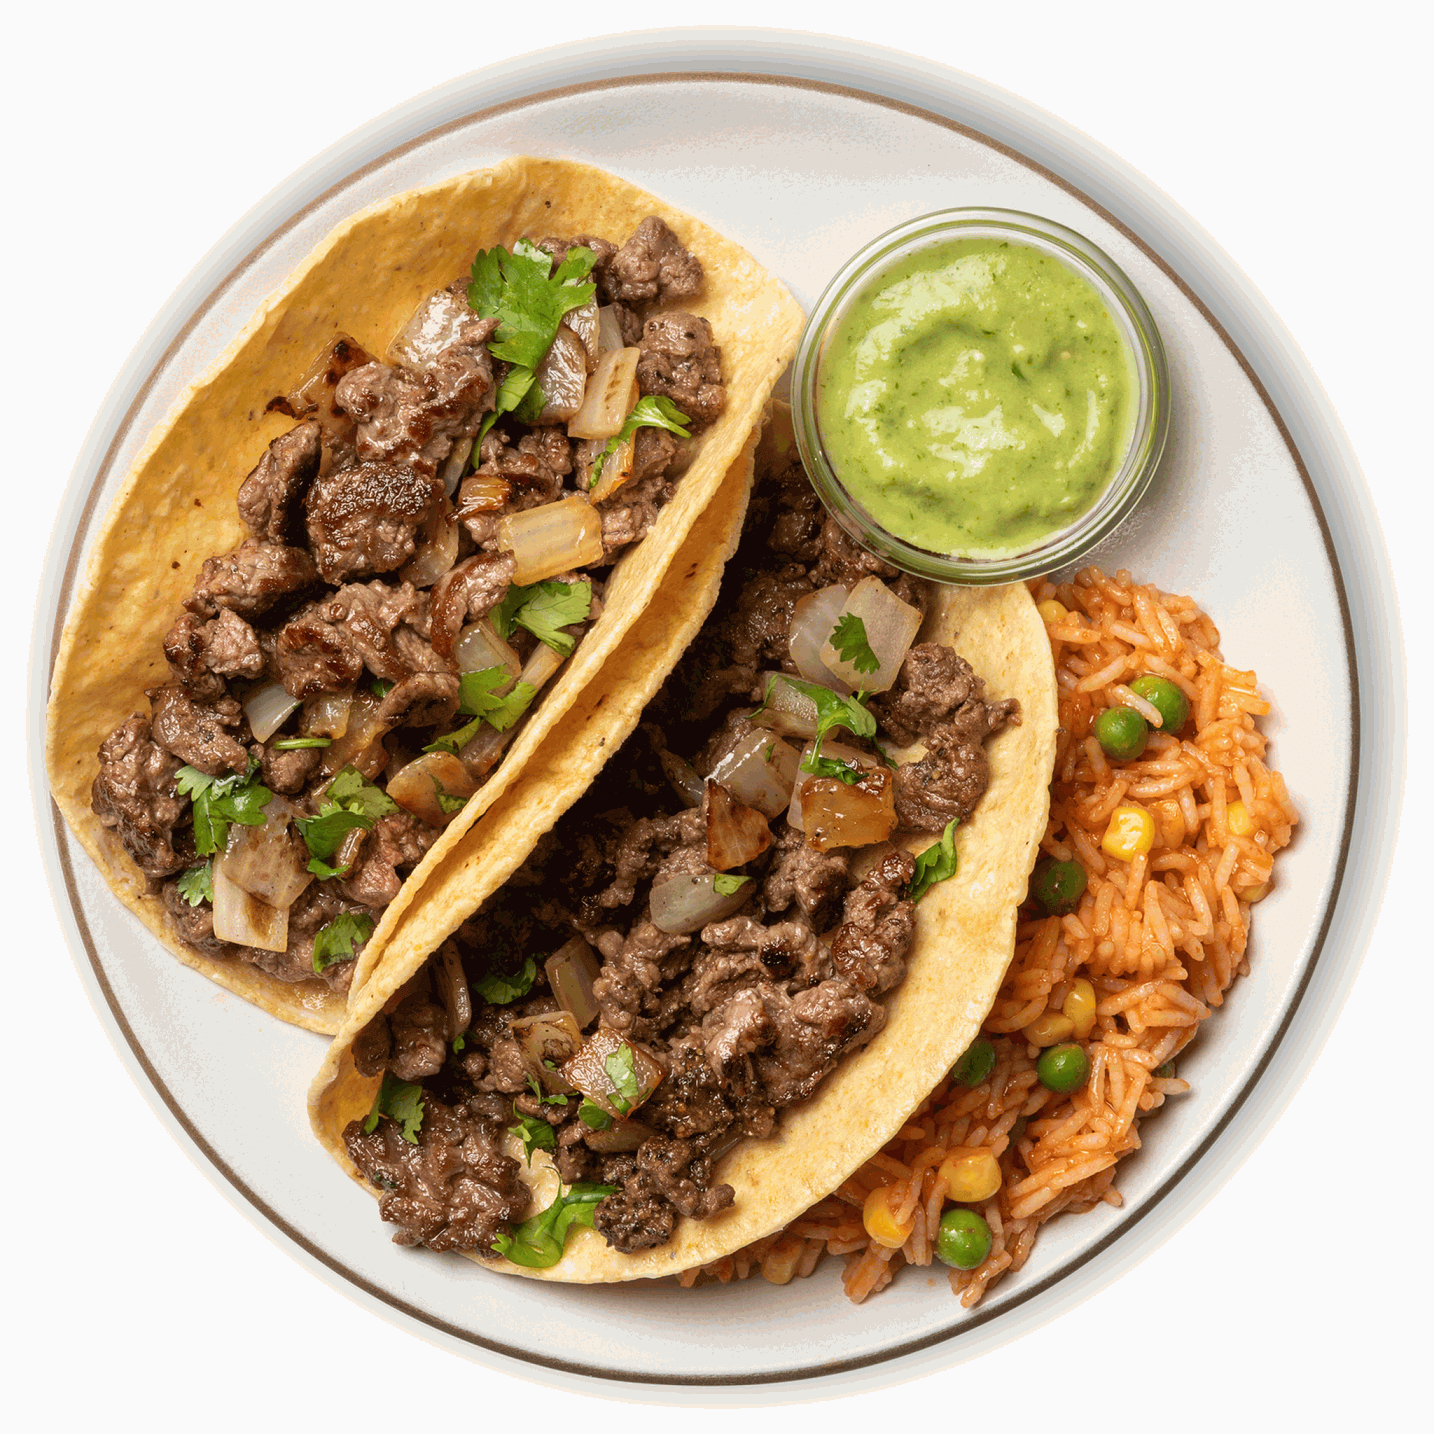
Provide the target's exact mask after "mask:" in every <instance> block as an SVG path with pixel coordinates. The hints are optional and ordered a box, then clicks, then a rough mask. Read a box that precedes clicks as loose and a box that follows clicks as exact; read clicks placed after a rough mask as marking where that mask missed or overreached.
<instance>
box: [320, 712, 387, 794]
mask: <svg viewBox="0 0 1434 1434" xmlns="http://www.w3.org/2000/svg"><path fill="white" fill-rule="evenodd" d="M378 709H379V698H377V697H375V696H374V694H373V693H372V692H359V693H356V694H355V695H354V697H353V700H352V702H351V703H350V705H349V720H348V726H347V727H346V728H345V729H344V735H343V736H342V737H339V738H337V739H336V740H335V742H334V744H333V745H332V746H331V747H326V748H325V749H324V755H323V759H322V760H321V762H320V763H319V771H320V773H321V774H322V775H323V776H326V777H332V776H333V775H334V774H335V773H336V772H341V771H343V769H344V768H345V767H357V768H358V769H359V771H360V772H362V773H363V775H364V776H365V777H376V776H378V774H379V773H380V772H381V771H383V767H384V763H385V762H387V761H388V753H387V752H386V751H385V750H384V745H383V737H384V733H385V732H387V731H388V723H387V722H385V721H383V720H382V719H381V718H380V717H379V715H378Z"/></svg>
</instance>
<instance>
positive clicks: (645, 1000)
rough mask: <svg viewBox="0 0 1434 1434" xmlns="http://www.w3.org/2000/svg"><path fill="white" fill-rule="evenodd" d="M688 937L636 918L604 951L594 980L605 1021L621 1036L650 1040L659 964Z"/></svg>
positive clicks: (659, 982)
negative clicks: (635, 922)
mask: <svg viewBox="0 0 1434 1434" xmlns="http://www.w3.org/2000/svg"><path fill="white" fill-rule="evenodd" d="M690 940H691V938H690V937H687V936H673V935H670V934H669V933H668V932H666V931H661V930H659V929H658V928H657V927H656V926H654V925H653V924H652V923H651V922H650V921H639V922H638V923H637V924H636V925H635V926H634V927H633V928H632V930H631V931H630V932H628V934H627V936H626V937H624V938H623V939H622V941H621V943H620V944H618V945H617V946H616V948H615V949H614V950H613V951H612V952H611V953H608V952H606V951H605V952H604V953H603V954H604V956H605V957H606V959H605V960H604V961H603V965H602V971H601V973H600V974H599V975H598V977H597V979H596V980H595V981H594V982H593V997H594V999H595V1000H596V1001H597V1003H598V1007H599V1009H600V1010H601V1011H602V1017H603V1021H604V1023H605V1024H606V1025H609V1026H611V1027H612V1028H613V1030H615V1031H621V1032H622V1034H623V1035H630V1036H636V1037H638V1038H640V1039H650V1038H651V1037H652V1036H653V1035H654V1034H655V1033H656V1027H655V1024H654V1022H653V1021H652V1019H651V1017H652V1015H653V1013H655V1012H656V1010H657V1007H658V1004H659V992H660V991H661V988H662V982H663V968H662V963H663V961H664V960H665V959H666V958H667V957H668V956H669V955H670V954H671V953H672V952H674V951H677V950H679V949H680V948H682V947H685V946H687V945H688V944H689V942H690Z"/></svg>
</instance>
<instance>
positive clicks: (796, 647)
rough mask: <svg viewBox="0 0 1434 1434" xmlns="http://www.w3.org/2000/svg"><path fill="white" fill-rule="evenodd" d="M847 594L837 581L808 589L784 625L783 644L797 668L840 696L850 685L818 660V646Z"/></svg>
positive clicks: (842, 605)
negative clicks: (789, 619)
mask: <svg viewBox="0 0 1434 1434" xmlns="http://www.w3.org/2000/svg"><path fill="white" fill-rule="evenodd" d="M849 596H850V594H849V593H848V591H847V589H846V588H844V587H843V586H842V585H841V584H840V583H833V584H832V585H831V586H830V587H825V588H822V589H820V590H819V591H817V592H814V593H809V594H808V595H807V596H806V597H804V598H802V599H801V601H800V602H798V603H797V605H796V607H795V608H793V609H792V621H791V624H790V625H789V626H788V628H787V647H788V649H789V650H790V651H791V654H792V661H793V662H794V663H796V665H797V671H798V672H799V673H801V675H802V676H803V677H804V678H806V680H807V681H808V682H816V683H820V684H821V686H823V687H830V688H831V689H832V691H833V692H840V693H841V695H842V696H843V697H846V696H849V695H850V693H851V692H852V690H853V689H852V688H851V687H850V686H849V685H848V684H847V683H846V682H844V681H843V680H842V679H841V678H840V677H838V676H837V674H836V673H835V672H833V671H831V669H830V668H828V667H827V665H826V663H824V662H823V661H822V650H823V648H825V646H826V643H827V639H828V638H829V637H830V636H831V635H832V629H833V628H834V627H835V626H836V623H837V618H838V617H839V616H840V614H841V610H842V609H843V608H844V607H845V606H846V601H847V598H848V597H849Z"/></svg>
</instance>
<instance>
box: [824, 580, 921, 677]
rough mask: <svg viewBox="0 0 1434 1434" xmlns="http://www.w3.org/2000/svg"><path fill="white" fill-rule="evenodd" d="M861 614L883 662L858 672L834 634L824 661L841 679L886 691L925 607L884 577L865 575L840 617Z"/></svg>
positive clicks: (870, 644) (871, 643) (875, 652)
mask: <svg viewBox="0 0 1434 1434" xmlns="http://www.w3.org/2000/svg"><path fill="white" fill-rule="evenodd" d="M848 615H850V616H852V617H858V618H860V619H861V623H862V626H863V627H864V628H865V629H866V641H867V646H868V647H870V648H871V651H872V655H873V656H874V657H875V658H876V660H877V661H878V662H879V663H880V664H881V666H880V667H878V668H877V670H876V671H875V672H858V671H857V670H856V667H855V666H854V665H853V664H851V663H849V662H843V661H842V660H841V657H840V656H839V655H838V654H837V650H836V648H834V647H833V646H832V645H831V640H830V634H829V635H828V639H827V641H826V642H825V643H824V644H823V646H822V651H821V660H822V665H823V666H824V667H825V668H826V669H827V670H828V671H829V672H830V673H832V674H833V676H835V677H836V678H837V679H839V680H840V681H844V682H849V683H851V685H852V686H853V687H862V688H865V689H866V691H868V692H885V691H886V690H887V689H888V688H889V687H890V686H891V685H892V683H893V682H895V681H896V675H897V673H899V672H900V671H901V664H902V662H903V661H904V660H905V658H906V652H907V649H908V648H909V647H910V646H911V644H912V643H913V642H914V641H915V639H916V633H917V630H918V629H919V628H920V627H921V610H920V609H919V608H914V607H912V606H911V604H910V603H906V602H902V600H901V599H900V598H899V597H897V595H896V594H895V593H894V592H892V590H891V589H890V588H889V587H887V585H886V584H885V583H884V582H882V580H881V579H880V578H863V579H862V580H861V581H860V582H859V583H858V584H857V585H856V586H855V587H854V588H853V589H852V590H851V596H850V597H849V598H848V599H847V600H846V605H845V606H844V607H843V608H842V610H841V612H840V614H838V618H837V621H840V620H841V618H843V617H846V616H848Z"/></svg>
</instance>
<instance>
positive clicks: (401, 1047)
mask: <svg viewBox="0 0 1434 1434" xmlns="http://www.w3.org/2000/svg"><path fill="white" fill-rule="evenodd" d="M388 1028H389V1031H390V1032H391V1035H392V1041H393V1051H392V1054H391V1055H390V1056H389V1058H388V1068H389V1070H391V1071H392V1072H393V1073H394V1075H395V1076H397V1077H398V1079H399V1080H422V1079H423V1077H424V1076H431V1075H436V1074H437V1073H438V1072H439V1071H440V1070H442V1069H443V1061H444V1059H445V1057H446V1056H447V1055H448V1012H447V1011H445V1010H444V1009H443V1007H442V1006H440V1005H438V1004H436V1003H435V1002H434V1001H433V999H432V998H431V997H430V996H429V994H428V992H427V991H426V990H417V991H410V992H409V993H408V995H406V996H405V997H404V998H403V1000H401V1001H400V1002H399V1003H398V1005H397V1007H396V1008H395V1009H394V1011H393V1013H392V1015H390V1016H389V1018H388Z"/></svg>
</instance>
